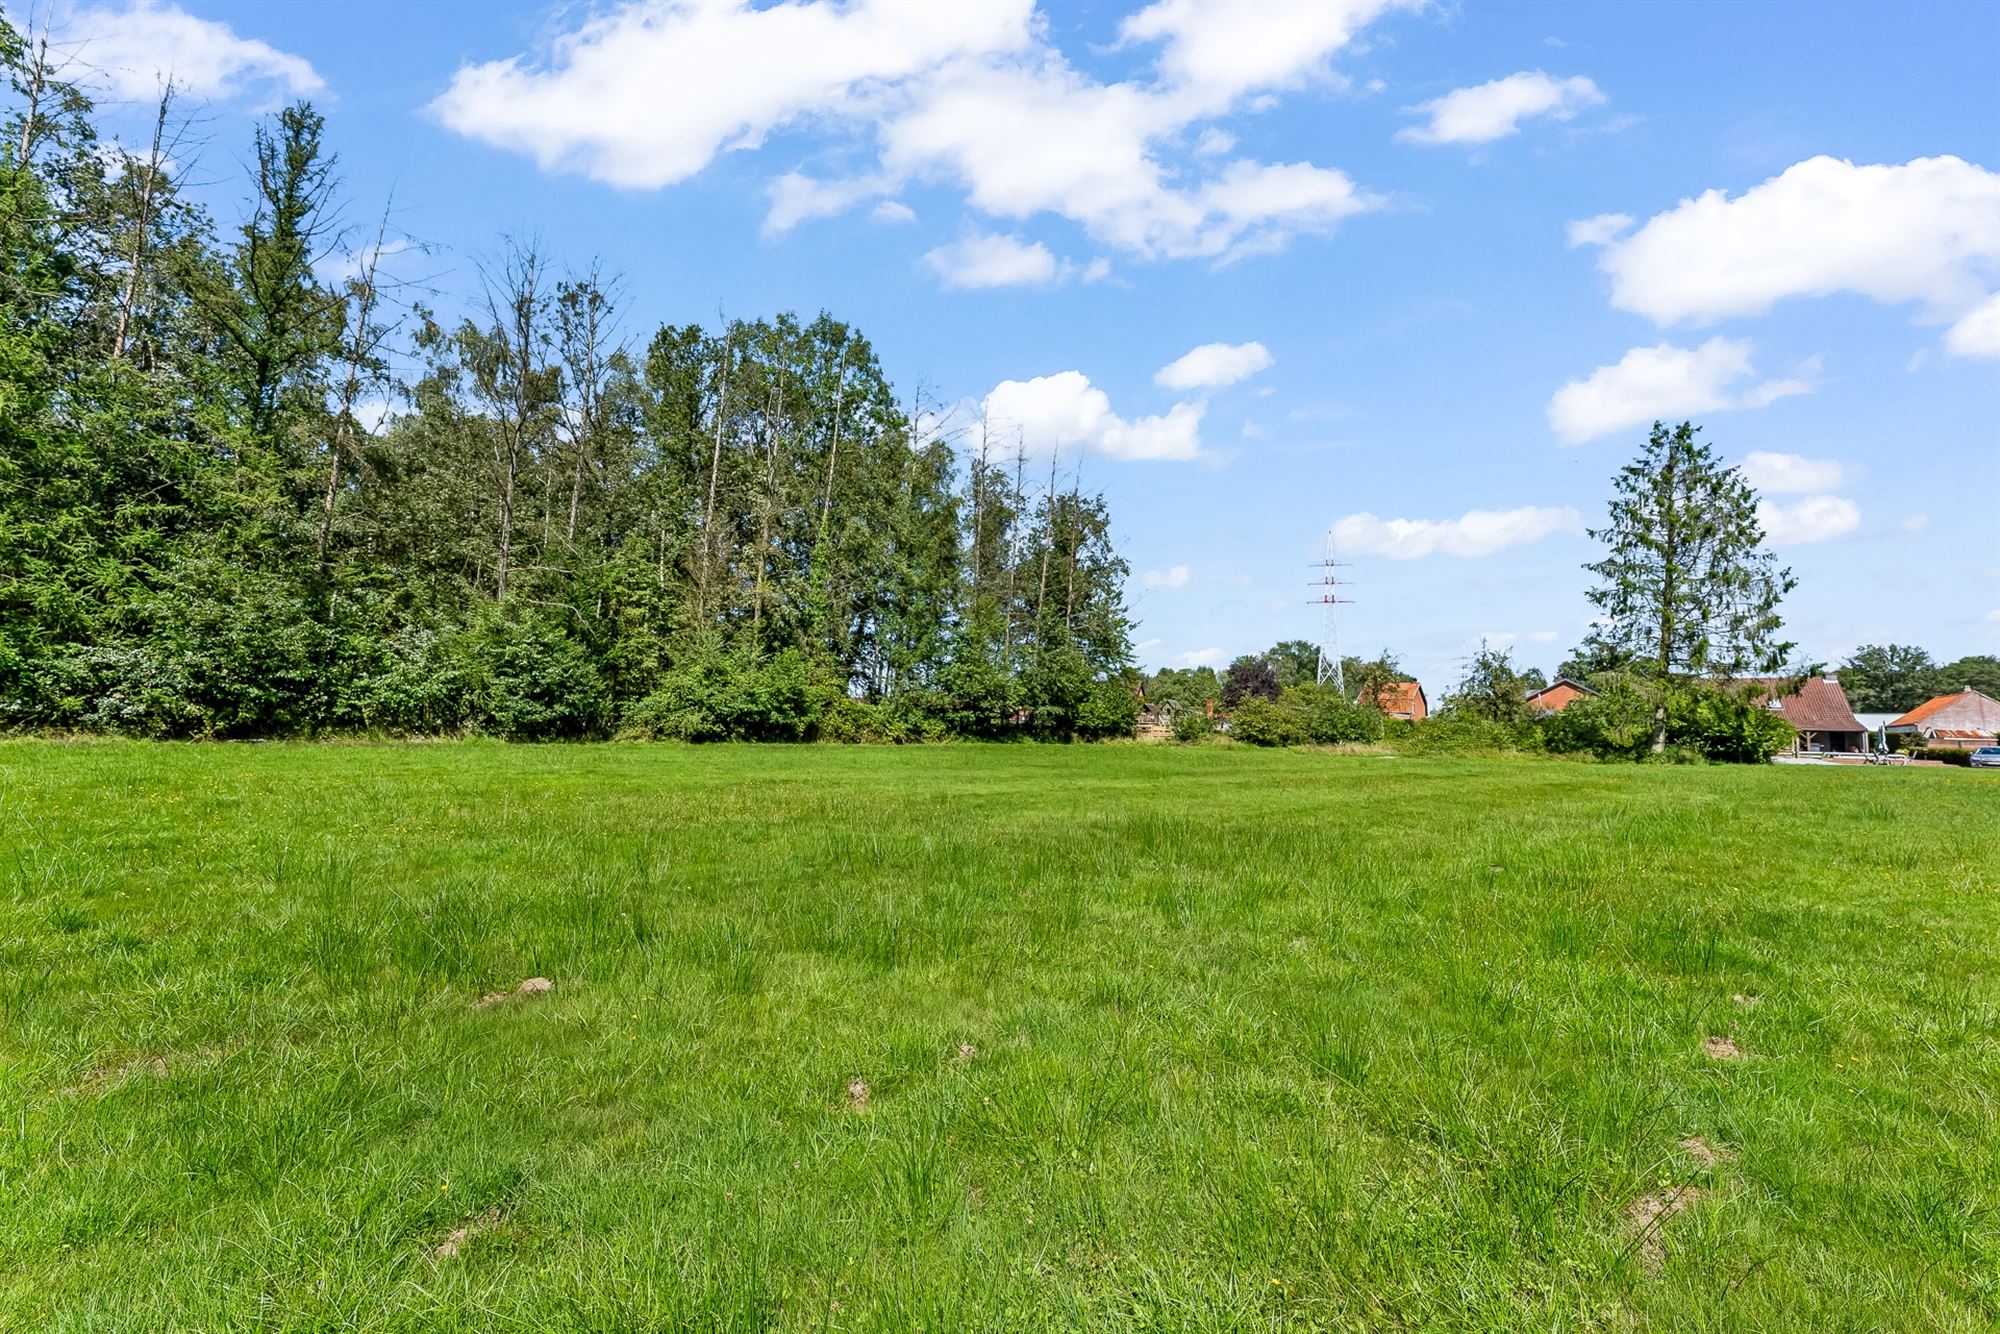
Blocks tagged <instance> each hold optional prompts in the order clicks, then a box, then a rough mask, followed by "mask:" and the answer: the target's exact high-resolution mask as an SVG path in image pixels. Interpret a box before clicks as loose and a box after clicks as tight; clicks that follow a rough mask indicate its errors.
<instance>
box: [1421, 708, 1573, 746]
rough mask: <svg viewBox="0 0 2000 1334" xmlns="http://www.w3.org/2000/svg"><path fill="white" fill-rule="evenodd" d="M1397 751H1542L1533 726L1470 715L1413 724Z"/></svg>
mask: <svg viewBox="0 0 2000 1334" xmlns="http://www.w3.org/2000/svg"><path fill="white" fill-rule="evenodd" d="M1397 749H1399V750H1402V751H1404V752H1405V753H1407V754H1411V755H1478V754H1490V753H1492V752H1495V751H1506V752H1523V751H1527V752H1533V751H1539V750H1541V749H1543V742H1542V733H1541V729H1540V728H1538V727H1536V726H1535V725H1534V724H1533V723H1504V722H1498V721H1495V720H1494V719H1491V718H1481V717H1479V716H1477V715H1475V714H1470V713H1443V714H1437V715H1435V716H1433V717H1430V718H1426V719H1424V720H1423V721H1422V722H1419V723H1415V724H1412V725H1411V726H1410V730H1409V733H1408V734H1407V736H1406V737H1405V738H1404V739H1403V740H1402V741H1401V742H1400V743H1399V744H1398V746H1397Z"/></svg>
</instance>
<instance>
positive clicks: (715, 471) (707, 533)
mask: <svg viewBox="0 0 2000 1334" xmlns="http://www.w3.org/2000/svg"><path fill="white" fill-rule="evenodd" d="M734 349H735V341H734V339H725V340H724V341H723V344H722V370H721V375H722V386H721V389H720V391H719V392H718V393H717V395H716V403H715V449H714V451H713V452H712V453H711V454H710V455H709V460H708V504H707V506H706V507H704V508H703V510H702V513H701V565H700V568H699V569H698V571H697V575H696V590H697V592H696V597H695V619H696V620H706V619H707V618H708V580H709V572H710V571H709V567H710V565H711V564H712V563H713V561H714V556H715V553H714V545H713V544H714V536H713V533H712V531H711V530H712V529H713V528H714V526H715V492H716V485H717V482H718V480H719V479H720V478H721V476H722V421H723V418H724V417H726V416H727V415H728V413H729V359H730V357H731V355H732V354H733V352H734Z"/></svg>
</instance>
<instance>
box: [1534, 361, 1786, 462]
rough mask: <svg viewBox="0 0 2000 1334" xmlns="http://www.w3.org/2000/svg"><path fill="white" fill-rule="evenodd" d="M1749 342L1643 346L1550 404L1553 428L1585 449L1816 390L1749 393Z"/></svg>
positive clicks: (1773, 385) (1771, 384)
mask: <svg viewBox="0 0 2000 1334" xmlns="http://www.w3.org/2000/svg"><path fill="white" fill-rule="evenodd" d="M1751 351H1752V346H1751V343H1750V341H1749V340H1748V339H1746V338H1711V339H1709V340H1708V341H1707V342H1706V343H1703V344H1702V345H1701V346H1700V347H1696V348H1685V347H1674V346H1672V345H1670V344H1667V343H1661V344H1659V345H1658V346H1657V347H1635V348H1633V349H1632V350H1631V351H1630V352H1627V353H1626V354H1625V355H1624V356H1623V357H1621V358H1620V359H1619V360H1618V362H1617V363H1616V364H1615V365H1611V366H1600V367H1598V368H1597V369H1596V370H1595V371H1592V372H1591V373H1590V376H1589V378H1587V379H1583V380H1571V381H1570V382H1569V383H1567V384H1565V385H1564V386H1563V387H1562V388H1560V389H1558V390H1557V391H1556V393H1555V397H1553V398H1551V399H1550V400H1549V426H1550V427H1551V428H1552V429H1553V430H1554V431H1555V433H1556V435H1557V437H1558V438H1559V439H1561V440H1562V441H1563V443H1564V444H1570V445H1576V444H1582V443H1583V442H1584V441H1586V440H1595V439H1597V438H1598V437H1599V436H1602V435H1608V434H1610V433H1611V432H1613V431H1619V430H1623V429H1625V428H1626V427H1629V426H1643V425H1646V424H1648V423H1651V422H1653V421H1665V420H1667V419H1669V418H1685V417H1692V416H1696V415H1698V414H1700V413H1704V412H1716V411H1721V410H1723V409H1728V408H1754V407H1764V406H1766V405H1767V404H1770V403H1775V402H1776V401H1778V400H1779V399H1781V398H1788V397H1790V396H1791V395H1794V394H1805V393H1810V392H1812V388H1813V386H1812V382H1811V381H1810V380H1807V379H1804V378H1800V377H1793V378H1788V379H1780V380H1765V381H1763V382H1762V383H1760V384H1756V385H1753V386H1750V387H1748V388H1745V389H1740V390H1739V389H1736V388H1734V387H1733V386H1735V385H1736V384H1737V383H1738V382H1739V381H1742V380H1745V379H1747V378H1749V377H1750V375H1751V374H1752V370H1751V365H1750V354H1751Z"/></svg>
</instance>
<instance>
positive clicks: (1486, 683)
mask: <svg viewBox="0 0 2000 1334" xmlns="http://www.w3.org/2000/svg"><path fill="white" fill-rule="evenodd" d="M1531 688H1532V687H1531V686H1530V685H1529V683H1528V680H1527V678H1526V677H1525V676H1523V675H1522V674H1521V672H1520V671H1518V670H1517V669H1516V668H1515V666H1514V659H1513V657H1512V655H1511V654H1509V653H1508V652H1507V650H1505V649H1489V648H1488V647H1487V646H1486V643H1485V641H1483V640H1482V641H1481V642H1480V645H1479V651H1478V652H1477V653H1476V654H1474V655H1473V658H1472V662H1471V664H1470V665H1469V666H1468V667H1467V668H1466V672H1465V679H1464V680H1462V681H1460V682H1459V683H1458V686H1457V687H1456V688H1455V689H1454V690H1453V691H1452V693H1451V694H1449V695H1446V696H1445V698H1444V707H1443V709H1442V710H1440V711H1441V712H1443V713H1450V714H1461V715H1464V716H1465V717H1468V718H1478V719H1482V720H1484V721H1486V722H1491V723H1500V724H1503V725H1509V726H1511V725H1514V724H1519V723H1525V722H1528V721H1530V720H1531V718H1532V714H1533V710H1532V709H1530V708H1529V707H1528V691H1529V690H1530V689H1531Z"/></svg>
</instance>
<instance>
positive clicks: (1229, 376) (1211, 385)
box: [1153, 343, 1271, 390]
mask: <svg viewBox="0 0 2000 1334" xmlns="http://www.w3.org/2000/svg"><path fill="white" fill-rule="evenodd" d="M1270 366H1271V352H1270V349H1268V348H1266V347H1265V346H1264V345H1263V344H1262V343H1203V344H1202V345H1201V346H1200V347H1197V348H1194V349H1192V350H1191V351H1189V352H1187V353H1184V354H1183V355H1181V356H1179V357H1176V358H1175V359H1174V360H1172V361H1170V362H1168V363H1167V364H1166V365H1164V366H1162V367H1160V369H1159V371H1158V373H1157V374H1155V375H1154V376H1153V383H1154V384H1157V385H1159V386H1160V387H1161V388H1163V389H1181V390H1186V389H1221V388H1223V387H1224V386H1226V385H1232V384H1235V383H1236V382H1237V381H1238V380H1247V379H1249V378H1250V377H1251V376H1253V375H1255V374H1256V373H1257V372H1258V371H1261V370H1267V369H1269V368H1270Z"/></svg>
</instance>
